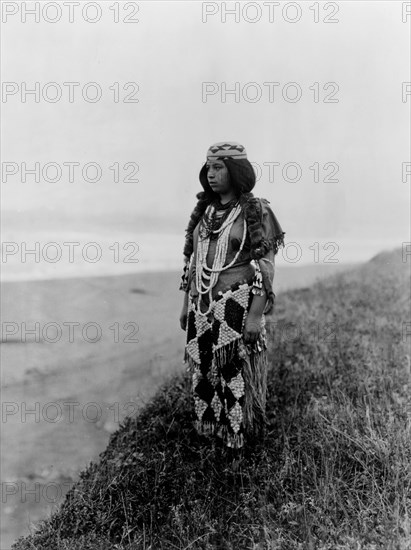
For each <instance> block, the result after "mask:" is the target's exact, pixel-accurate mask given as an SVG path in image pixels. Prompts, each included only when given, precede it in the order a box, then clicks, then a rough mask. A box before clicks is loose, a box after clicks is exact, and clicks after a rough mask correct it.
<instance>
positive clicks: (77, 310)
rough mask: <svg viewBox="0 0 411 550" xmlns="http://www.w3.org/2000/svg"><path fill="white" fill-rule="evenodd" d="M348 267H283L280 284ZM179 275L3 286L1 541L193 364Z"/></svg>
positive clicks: (43, 510)
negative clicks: (187, 351) (182, 320)
mask: <svg viewBox="0 0 411 550" xmlns="http://www.w3.org/2000/svg"><path fill="white" fill-rule="evenodd" d="M352 266H353V264H345V265H344V264H337V265H326V264H319V265H315V266H306V267H288V266H287V267H281V268H279V269H278V270H277V273H276V280H275V284H274V290H275V292H276V294H277V296H278V295H279V294H280V293H281V291H284V290H289V289H292V288H299V287H306V286H309V285H311V284H312V283H313V282H315V280H317V279H319V278H323V277H325V276H328V275H331V274H332V273H334V272H336V271H340V270H344V269H349V268H350V267H352ZM179 278H180V273H179V272H175V271H172V272H158V273H139V274H132V275H129V274H128V275H122V276H113V277H90V278H70V279H61V280H47V281H28V282H22V281H19V282H7V283H4V284H3V289H2V319H3V335H2V346H1V362H2V388H3V392H2V393H3V395H2V397H3V399H2V401H3V411H2V412H3V416H2V431H3V442H5V443H6V444H5V445H3V448H2V466H3V468H2V482H3V483H2V487H3V519H2V526H3V536H2V545H1V548H2V549H8V548H10V545H11V543H12V542H13V541H14V540H15V538H16V537H17V536H19V535H23V534H27V533H28V532H29V530H30V525H31V524H32V523H35V522H37V521H38V520H39V519H41V518H42V517H44V516H45V515H46V514H47V513H49V511H50V510H51V509H53V507H54V506H55V505H57V504H58V503H59V502H60V501H61V499H62V497H63V496H64V494H65V493H66V492H67V490H68V489H69V488H70V486H71V483H72V482H73V481H74V480H76V479H77V472H78V471H79V470H80V469H82V468H84V467H85V466H86V465H87V464H88V463H89V462H90V461H91V460H93V459H95V458H96V457H98V455H99V453H100V452H102V451H103V450H104V448H105V447H106V445H107V442H108V439H109V437H110V433H112V432H113V431H115V430H116V428H117V427H118V425H119V423H120V422H121V420H122V419H123V418H124V417H125V416H126V415H128V414H135V413H136V412H137V411H138V409H139V407H141V406H142V405H143V404H144V403H146V402H147V401H149V399H150V397H151V396H152V395H153V393H154V392H155V390H156V389H157V388H158V386H159V384H161V382H162V381H163V380H164V379H165V377H166V376H167V375H169V374H170V375H171V374H173V373H175V372H177V371H179V370H181V369H184V368H185V366H184V364H183V362H182V360H183V349H184V336H185V335H184V332H183V331H182V330H181V328H180V327H179V322H178V318H179V313H180V310H181V305H182V297H183V295H182V293H181V292H179V291H178V290H177V289H178V285H179ZM280 299H281V298H280ZM30 330H31V331H32V332H29V331H30Z"/></svg>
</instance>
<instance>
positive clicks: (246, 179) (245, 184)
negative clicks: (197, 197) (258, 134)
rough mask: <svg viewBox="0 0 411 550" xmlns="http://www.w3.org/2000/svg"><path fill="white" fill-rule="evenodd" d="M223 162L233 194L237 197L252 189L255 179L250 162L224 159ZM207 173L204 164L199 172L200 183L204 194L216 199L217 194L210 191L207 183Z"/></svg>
mask: <svg viewBox="0 0 411 550" xmlns="http://www.w3.org/2000/svg"><path fill="white" fill-rule="evenodd" d="M223 162H224V164H225V166H226V167H227V170H228V173H229V175H230V182H231V186H232V187H233V189H234V193H235V194H236V195H237V196H239V195H241V194H242V193H249V192H250V191H251V190H252V189H253V188H254V186H255V179H256V178H255V172H254V168H253V167H252V165H251V163H250V161H249V160H247V159H238V160H234V159H224V160H223ZM207 171H208V169H207V163H205V164H204V165H203V167H202V168H201V170H200V176H199V177H200V183H201V185H202V187H203V189H204V191H205V192H206V194H207V195H209V196H210V197H213V199H214V198H216V197H217V193H215V192H214V191H213V190H212V189H211V187H210V185H209V183H208V180H207Z"/></svg>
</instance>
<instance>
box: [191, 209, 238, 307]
mask: <svg viewBox="0 0 411 550" xmlns="http://www.w3.org/2000/svg"><path fill="white" fill-rule="evenodd" d="M214 209H215V206H214V205H212V204H210V205H209V206H208V207H207V210H206V215H207V216H208V219H210V217H211V216H212V215H213V214H214ZM241 210H242V209H241V205H240V204H239V203H237V204H236V206H235V207H234V208H233V209H232V210H231V212H230V213H229V215H228V216H227V219H226V220H224V222H223V223H222V225H221V227H220V228H219V229H215V230H212V231H211V232H210V233H209V234H208V235H205V228H204V225H203V223H201V225H200V229H199V239H198V245H197V255H196V287H197V291H198V293H199V304H198V305H199V308H198V310H199V313H200V314H201V315H204V316H205V315H208V314H209V313H210V311H211V308H212V289H213V287H214V286H215V285H216V283H217V280H218V276H219V274H220V273H221V272H222V271H224V270H226V269H228V268H229V267H231V266H232V265H233V264H234V263H235V262H236V261H237V258H238V256H239V255H240V253H241V251H242V249H243V246H244V243H245V239H246V236H247V223H246V221H245V218H244V221H243V238H242V241H241V245H240V248H239V249H238V251H237V253H236V255H235V257H234V258H233V260H232V261H231V262H230V263H229V264H228V265H224V264H225V261H226V257H227V251H228V242H229V236H230V231H231V227H232V225H233V223H234V222H235V220H236V219H237V218H238V216H239V215H240V214H241ZM211 233H216V234H218V239H217V244H216V250H215V255H214V260H213V265H212V267H208V265H207V253H208V249H209V245H210V236H211ZM207 293H208V295H209V306H208V308H207V311H205V312H204V313H203V312H202V311H201V309H200V305H201V302H202V295H203V294H207Z"/></svg>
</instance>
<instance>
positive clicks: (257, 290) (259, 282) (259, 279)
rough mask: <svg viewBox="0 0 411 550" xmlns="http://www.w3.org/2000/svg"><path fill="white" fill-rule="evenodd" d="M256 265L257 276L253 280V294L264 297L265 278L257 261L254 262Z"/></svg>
mask: <svg viewBox="0 0 411 550" xmlns="http://www.w3.org/2000/svg"><path fill="white" fill-rule="evenodd" d="M254 264H255V268H256V270H255V274H254V278H253V287H252V289H251V292H252V293H253V294H257V295H258V296H262V295H263V294H264V291H263V276H262V274H261V269H260V265H259V263H258V261H257V260H255V261H254Z"/></svg>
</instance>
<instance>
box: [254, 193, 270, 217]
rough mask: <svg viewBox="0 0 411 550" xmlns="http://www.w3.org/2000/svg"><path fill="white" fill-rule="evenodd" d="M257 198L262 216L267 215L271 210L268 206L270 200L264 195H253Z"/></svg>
mask: <svg viewBox="0 0 411 550" xmlns="http://www.w3.org/2000/svg"><path fill="white" fill-rule="evenodd" d="M255 198H256V199H257V202H259V203H260V208H261V211H262V214H263V216H267V215H268V214H270V213H271V212H272V210H271V207H270V201H269V200H268V199H266V198H264V197H255Z"/></svg>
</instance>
